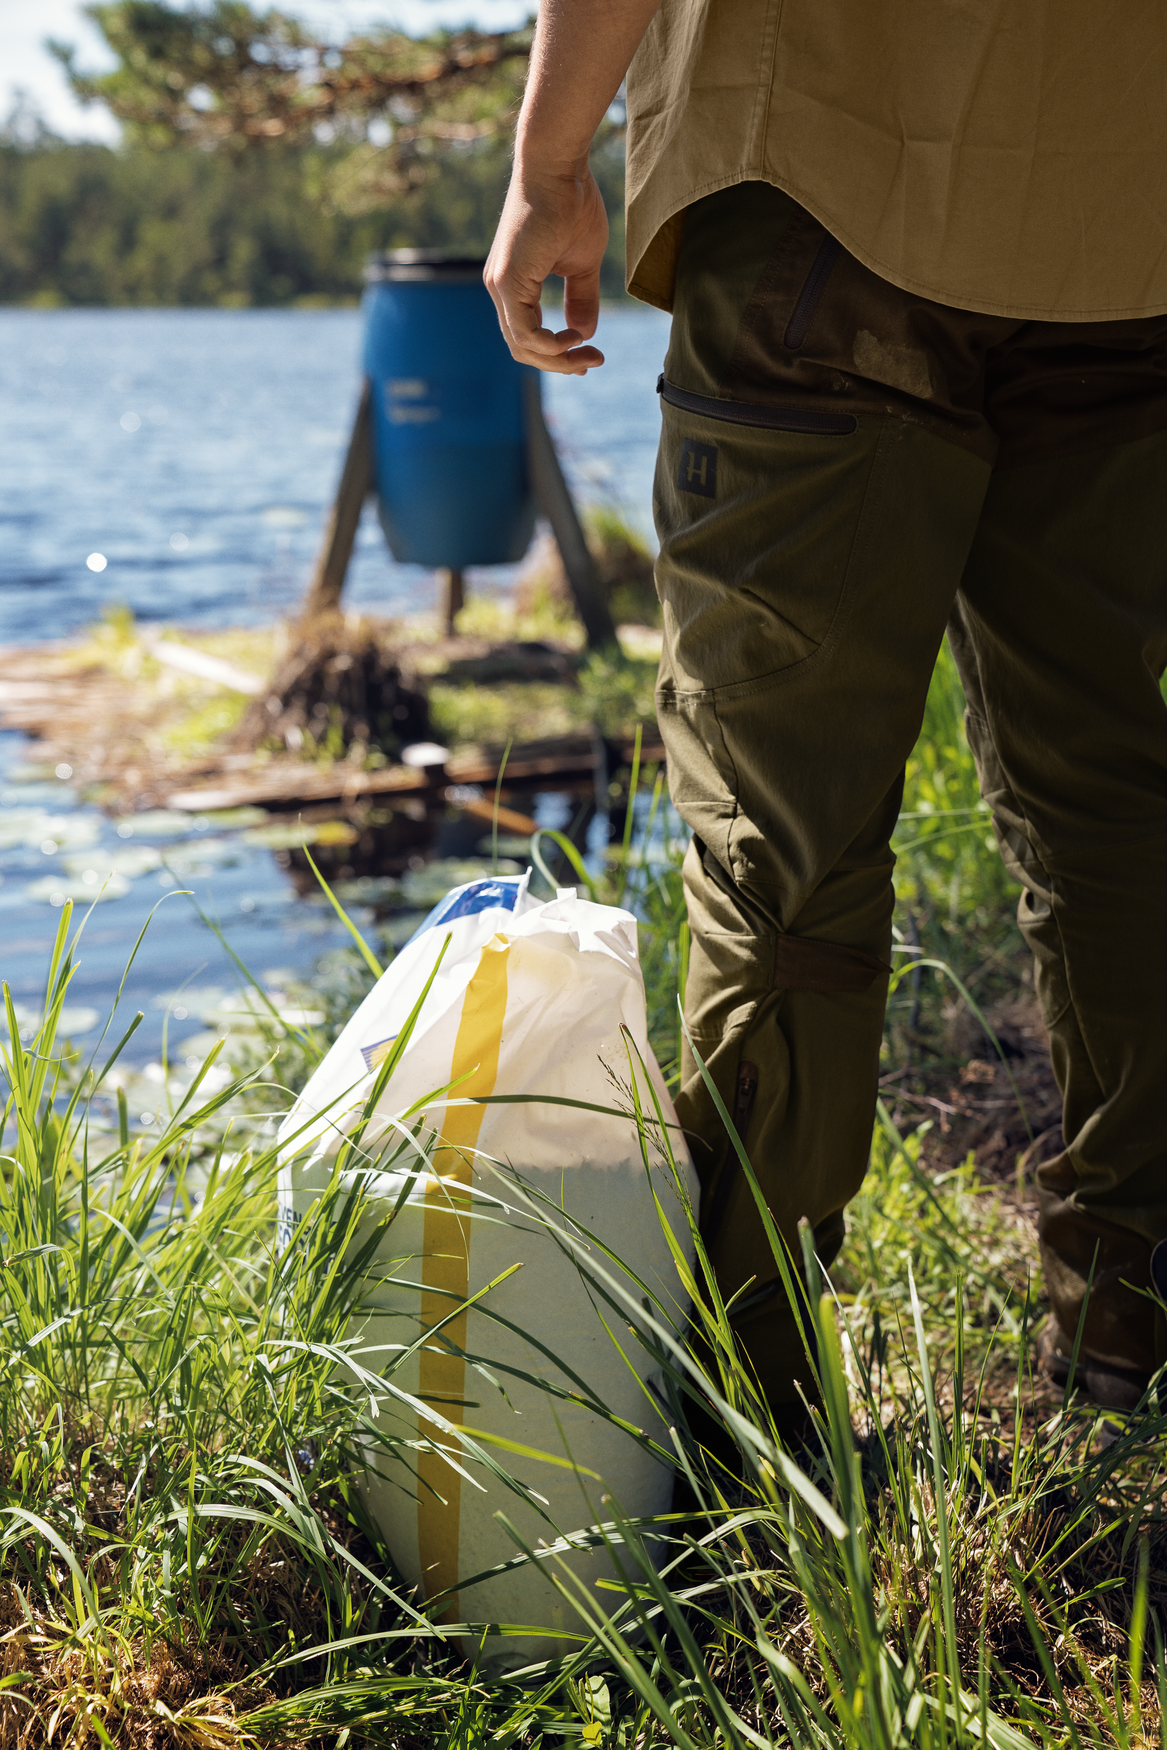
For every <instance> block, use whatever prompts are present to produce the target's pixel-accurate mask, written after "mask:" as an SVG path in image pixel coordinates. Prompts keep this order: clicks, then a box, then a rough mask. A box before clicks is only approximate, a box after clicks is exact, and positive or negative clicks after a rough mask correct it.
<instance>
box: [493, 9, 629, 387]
mask: <svg viewBox="0 0 1167 1750" xmlns="http://www.w3.org/2000/svg"><path fill="white" fill-rule="evenodd" d="M659 4H660V0H542V4H541V6H540V8H539V22H538V24H537V25H536V27H535V41H534V44H533V45H532V48H531V71H530V74H529V76H528V79H527V91H526V95H525V97H524V98H523V110H522V114H521V115H520V117H519V126H518V131H517V133H516V135H515V168H514V174H513V175H512V177H511V185H510V188H509V189H508V191H507V198H506V203H505V205H504V206H503V210H502V218H501V219H500V220H499V225H498V231H497V233H496V235H495V239H494V247H493V248H492V249H491V252H490V259H489V261H488V262H487V264H486V272H485V274H484V276H483V277H484V279H485V281H486V287H487V290H488V291H489V293H490V295H491V297H492V298H493V299H494V305H495V309H496V310H497V311H498V319H499V322H500V323H501V325H502V331H503V334H504V335H505V337H506V343H507V345H508V346H509V347H510V349H511V351H512V353H513V354H514V355H515V357H516V358H517V359H518V360H519V363H520V364H524V365H535V366H536V367H537V368H538V369H539V370H541V371H560V372H563V373H565V374H566V375H568V376H575V377H582V376H583V374H584V373H585V371H588V370H590V369H591V367H592V366H593V365H602V364H603V362H604V355H603V353H602V352H599V351H598V350H597V348H596V347H594V346H583V345H581V342H582V341H586V340H590V339H591V337H592V335H593V334H594V333H595V332H596V323H597V321H598V319H599V314H600V263H601V262H602V261H603V259H604V249H605V248H606V246H607V242H608V216H607V214H606V213H605V211H604V202H603V199H602V198H601V195H600V191H599V189H598V188H597V187H596V181H595V178H594V177H593V175H592V173H591V171H590V170H589V168H588V150H589V148H590V146H591V143H592V137H593V135H594V134H595V131H596V129H597V128H598V127H599V125H600V122H601V120H602V119H603V116H604V113H605V111H606V110H607V108H608V105H609V104H610V103H611V101H612V99H613V98H614V97H615V95H616V93H617V91H618V90H619V88H620V81H621V80H622V79H623V77H624V75H625V73H626V72H627V71H628V63H629V61H630V60H631V59H632V57H633V55H634V54H635V53H636V49H637V46H638V45H639V42H640V39H641V37H642V36H643V35H644V33H645V31H646V30H647V29H648V26H649V21H650V20H651V18H652V16H653V14H654V12H655V11H656V9H657V7H658V5H659ZM552 273H558V274H562V275H563V280H564V295H563V314H564V319H565V320H566V322H567V324H568V326H567V327H566V328H565V329H563V330H562V331H561V332H560V333H559V334H553V333H552V332H551V330H550V329H549V328H544V326H543V312H542V309H541V308H540V302H539V300H540V298H541V297H542V294H543V281H544V280H545V279H546V278H547V276H548V274H552Z"/></svg>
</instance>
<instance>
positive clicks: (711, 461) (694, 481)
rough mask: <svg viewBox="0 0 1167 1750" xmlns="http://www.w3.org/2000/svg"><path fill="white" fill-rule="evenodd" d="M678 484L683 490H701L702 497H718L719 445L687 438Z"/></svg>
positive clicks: (682, 451) (683, 446) (682, 446)
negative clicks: (701, 442)
mask: <svg viewBox="0 0 1167 1750" xmlns="http://www.w3.org/2000/svg"><path fill="white" fill-rule="evenodd" d="M677 485H678V486H679V487H680V489H681V491H682V492H699V493H700V494H701V496H702V498H716V497H717V445H716V444H699V443H698V442H697V440H696V439H695V438H686V439H685V441H684V443H683V444H682V445H681V465H680V467H679V468H678V469H677Z"/></svg>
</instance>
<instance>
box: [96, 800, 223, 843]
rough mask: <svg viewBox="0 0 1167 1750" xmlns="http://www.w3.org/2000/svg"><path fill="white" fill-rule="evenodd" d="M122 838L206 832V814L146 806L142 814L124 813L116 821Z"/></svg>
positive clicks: (167, 836)
mask: <svg viewBox="0 0 1167 1750" xmlns="http://www.w3.org/2000/svg"><path fill="white" fill-rule="evenodd" d="M116 825H117V830H118V837H119V838H120V839H172V838H187V837H189V836H190V834H191V833H196V832H206V830H207V827H208V826H209V825H210V821H209V820H208V818H207V816H206V815H205V814H183V813H182V812H181V811H180V810H179V809H177V808H145V809H143V810H142V812H141V814H123V815H122V816H121V818H120V819H119V820H118V821H117V822H116Z"/></svg>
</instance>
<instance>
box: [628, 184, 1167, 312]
mask: <svg viewBox="0 0 1167 1750" xmlns="http://www.w3.org/2000/svg"><path fill="white" fill-rule="evenodd" d="M742 182H768V183H769V184H770V185H771V187H773V188H780V189H781V190H782V192H783V193H784V194H788V195H789V196H790V197H791V199H792V200H796V201H797V202H798V203H799V205H800V206H802V207H805V209H806V211H807V212H808V213H810V214H811V215H812V216H813V217H814V218H816V219H817V220H818V221H819V223H820V224H821V225H823V226H825V227H826V229H827V230H828V231H829V232H830V234H831V236H832V237H835V238H836V239H837V240H838V241H839V242H840V243H841V244H842V245H843V247H844V249H846V250H847V251H848V252H849V253H850V254H851V255H853V256H854V257H855V259H856V260H857V261H860V262H862V263H863V266H864V267H867V268H870V269H871V272H872V273H875V274H878V275H879V277H880V279H883V280H886V281H887V282H888V284H889V285H893V286H898V287H899V289H900V290H901V291H904V292H913V293H915V294H917V295H918V296H920V297H924V298H930V299H931V300H932V302H933V303H936V304H944V305H946V306H948V307H949V308H950V309H954V310H972V311H976V312H978V313H979V314H981V315H985V316H1003V317H1006V318H1008V319H1010V320H1012V321H1017V322H1123V321H1134V320H1137V319H1138V318H1139V317H1141V316H1162V315H1167V298H1162V299H1152V300H1151V301H1150V302H1148V303H1145V304H1137V305H1127V306H1123V307H1121V308H1109V307H1108V308H1105V309H1083V308H1081V307H1080V306H1079V307H1076V308H1074V309H1065V308H1061V307H1059V308H1058V309H1049V308H1046V307H1044V306H1041V305H1038V304H1022V303H1000V302H998V301H996V300H989V299H985V298H980V297H975V296H974V297H972V298H970V297H969V296H968V295H967V293H966V294H964V295H961V294H959V293H957V292H956V291H954V290H952V289H951V288H949V287H944V286H936V285H934V284H930V283H926V282H925V281H924V280H921V279H917V278H915V277H914V275H912V274H906V273H903V272H901V271H899V270H896V269H893V268H892V267H891V266H889V264H888V263H887V262H885V261H882V260H881V259H880V258H879V256H878V255H876V254H875V253H874V251H872V250H870V249H868V248H866V247H865V246H864V245H863V243H862V242H861V241H860V239H859V238H858V237H856V236H855V235H854V233H853V232H852V231H851V230H850V229H849V228H848V227H847V226H846V225H845V224H843V223H842V222H841V221H840V220H839V218H838V216H837V215H836V214H835V213H834V212H832V210H831V209H830V207H829V206H828V205H827V203H826V202H825V201H821V200H819V199H818V198H817V197H816V196H815V195H814V194H813V193H812V192H811V191H810V190H808V189H804V188H802V187H801V186H800V185H799V183H798V182H797V181H796V180H795V179H794V178H793V177H783V176H777V175H775V174H774V173H773V172H772V171H771V172H763V171H761V170H757V169H752V168H751V169H749V170H739V171H736V172H735V173H734V174H733V175H730V176H721V177H716V178H713V179H711V180H710V181H709V182H707V183H701V184H699V185H698V186H697V187H696V188H693V189H691V190H689V192H688V193H687V194H686V195H685V197H684V199H683V200H681V201H679V202H677V204H676V205H674V206H672V207H670V208H669V209H668V210H667V211H666V213H665V215H664V217H663V218H662V219H661V221H660V222H659V224H658V225H657V226H656V227H655V229H654V230H653V233H652V236H651V238H650V239H649V241H648V243H646V244H645V246H644V248H643V249H642V250H641V251H640V254H639V255H638V256H637V258H636V261H635V263H634V265H633V266H631V267H630V268H629V269H628V270H627V275H626V279H625V285H626V286H627V289H628V292H629V294H630V296H632V297H634V298H637V299H639V300H640V302H641V303H645V304H651V305H653V306H654V308H656V309H658V310H664V311H665V312H667V313H670V314H671V312H672V307H673V288H674V284H675V279H676V256H677V251H676V246H675V244H674V246H673V247H672V249H671V251H669V253H668V254H667V255H665V256H664V257H663V258H662V259H661V260H660V261H659V266H658V264H657V262H655V261H653V259H652V258H653V256H654V253H655V251H656V247H657V244H658V242H659V241H660V239H661V234H662V232H664V231H665V230H666V229H668V228H669V227H670V226H673V227H674V229H675V230H679V227H676V226H675V221H676V220H677V218H678V216H679V215H680V214H682V213H683V212H684V211H685V209H686V207H689V206H692V204H693V202H694V201H698V200H702V199H704V197H705V196H706V195H710V194H717V193H719V192H720V191H721V190H722V189H723V188H736V187H737V185H738V184H739V183H742ZM635 204H636V198H635V197H634V198H633V200H631V201H629V202H628V209H627V214H628V218H629V220H631V218H632V208H633V207H634V205H635ZM664 247H665V249H666V250H668V248H669V245H668V242H666V243H665V246H664ZM646 264H647V265H648V268H649V271H648V273H647V274H645V273H644V269H645V267H646ZM654 268H655V269H656V271H653V269H654Z"/></svg>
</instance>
